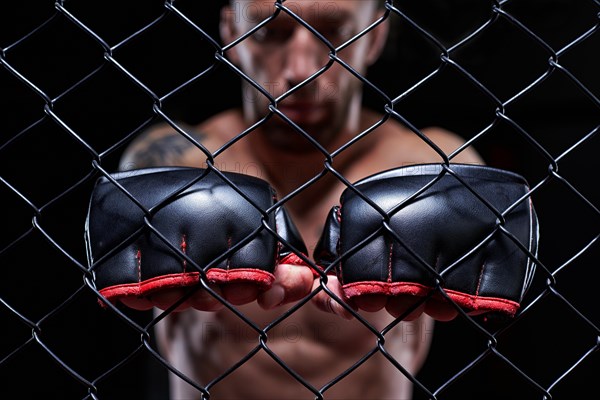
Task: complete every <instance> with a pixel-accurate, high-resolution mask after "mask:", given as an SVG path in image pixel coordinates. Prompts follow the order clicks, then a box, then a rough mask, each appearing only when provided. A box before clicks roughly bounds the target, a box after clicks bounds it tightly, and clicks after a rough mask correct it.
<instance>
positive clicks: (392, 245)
mask: <svg viewBox="0 0 600 400" xmlns="http://www.w3.org/2000/svg"><path fill="white" fill-rule="evenodd" d="M448 168H449V170H450V171H452V173H450V172H448V170H445V169H444V167H443V166H442V165H439V164H424V165H413V166H409V167H402V168H397V169H393V170H389V171H384V172H382V173H379V174H376V175H373V176H371V177H368V178H365V179H363V180H361V181H359V182H357V183H356V184H355V185H354V187H355V189H356V191H358V192H360V193H361V194H362V195H363V196H365V198H366V199H369V201H370V202H372V203H373V204H374V205H375V206H373V205H371V204H369V202H368V201H366V200H365V199H364V198H363V197H361V195H359V194H357V193H356V192H355V191H354V190H351V189H350V188H348V189H346V190H345V191H344V192H343V194H342V196H341V199H340V204H341V205H340V206H336V207H334V208H333V209H332V211H331V213H330V215H329V217H328V220H327V222H326V225H325V228H324V230H323V234H322V235H321V238H320V240H319V243H318V245H317V247H316V249H315V252H314V257H315V261H316V263H317V264H319V265H320V266H322V267H324V268H327V267H329V266H330V265H331V264H332V263H334V262H335V271H336V273H337V276H338V278H339V280H340V283H341V285H342V288H343V291H344V294H345V295H346V296H347V297H348V298H355V297H358V296H362V295H368V294H380V295H388V296H398V295H414V296H426V295H428V294H429V293H430V292H431V290H434V288H435V287H436V278H437V276H436V275H437V274H441V278H442V282H443V285H442V287H443V289H444V291H445V293H446V294H447V295H448V296H449V297H450V298H451V299H452V300H453V301H454V302H456V303H457V304H458V305H459V306H460V307H462V308H463V309H464V310H465V311H466V312H468V313H471V314H479V313H486V312H500V313H503V314H507V315H511V316H512V315H514V314H515V313H516V312H517V310H518V309H519V307H520V303H521V301H522V299H523V296H524V294H525V292H526V290H527V288H528V287H529V285H530V283H531V280H532V276H533V274H534V270H535V264H534V262H533V260H532V258H531V257H530V255H529V254H528V252H529V253H530V254H531V255H533V256H534V257H536V256H537V246H538V221H537V217H536V214H535V211H534V209H533V206H532V204H531V199H530V197H526V195H527V194H528V193H529V187H528V184H527V182H526V181H525V179H524V178H522V177H521V176H519V175H517V174H515V173H512V172H508V171H504V170H500V169H495V168H490V167H486V166H479V165H466V164H450V165H449V167H448ZM454 175H456V176H454ZM457 177H458V178H460V179H458V178H457ZM461 180H462V181H463V182H464V183H465V184H466V185H465V184H463V182H461ZM475 193H476V194H475ZM478 196H479V197H481V199H480V198H478ZM482 199H483V201H482ZM486 203H487V204H486ZM377 207H378V208H379V209H380V211H381V212H380V211H378V210H377ZM493 210H495V211H493ZM386 214H388V215H389V217H390V218H389V221H388V226H389V228H390V229H391V231H389V230H387V228H386V227H385V224H384V221H385V215H386ZM499 217H500V218H499ZM502 217H503V219H504V221H502ZM503 229H505V230H506V231H507V232H509V234H510V235H508V234H506V233H504V232H503V231H502V230H503ZM392 232H393V233H392ZM511 235H512V236H513V238H514V239H516V240H517V241H518V242H520V244H521V245H522V248H521V246H519V245H517V244H516V243H515V241H513V240H512V239H511V238H510V236H511ZM361 242H364V243H362V244H361ZM524 249H526V251H525V250H524ZM436 295H440V294H439V293H437V294H436Z"/></svg>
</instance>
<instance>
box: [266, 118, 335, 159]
mask: <svg viewBox="0 0 600 400" xmlns="http://www.w3.org/2000/svg"><path fill="white" fill-rule="evenodd" d="M276 125H278V126H269V127H268V128H267V129H265V132H267V133H266V137H267V140H268V141H269V142H270V143H271V144H272V145H273V146H274V147H276V148H278V149H281V150H284V151H286V152H293V153H295V154H305V153H314V152H320V150H319V148H318V147H317V146H315V145H314V144H313V143H312V142H311V141H310V140H309V139H307V138H306V137H304V135H303V134H302V133H300V132H298V131H297V130H295V129H294V128H292V127H291V126H290V125H288V124H287V123H286V122H284V121H281V124H280V123H277V124H276ZM299 126H300V127H301V128H302V129H303V130H304V131H305V132H306V133H307V134H309V135H310V136H311V137H312V139H314V140H315V141H316V142H317V143H319V144H320V145H321V146H323V147H324V148H325V149H327V147H328V145H329V144H330V142H331V139H332V135H331V134H329V133H330V132H331V128H327V127H323V126H322V125H311V126H301V125H299Z"/></svg>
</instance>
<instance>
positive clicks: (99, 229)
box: [85, 167, 307, 302]
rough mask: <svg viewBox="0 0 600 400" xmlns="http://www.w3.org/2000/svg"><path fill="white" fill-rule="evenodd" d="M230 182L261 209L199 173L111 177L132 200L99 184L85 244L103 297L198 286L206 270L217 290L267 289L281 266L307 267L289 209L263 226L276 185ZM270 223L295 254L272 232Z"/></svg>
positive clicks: (152, 171)
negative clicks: (224, 286) (241, 285)
mask: <svg viewBox="0 0 600 400" xmlns="http://www.w3.org/2000/svg"><path fill="white" fill-rule="evenodd" d="M223 174H224V176H226V177H227V178H228V179H229V180H231V182H232V183H233V184H234V185H235V186H236V187H237V189H238V190H239V191H240V192H242V193H244V195H245V196H247V198H248V199H250V200H251V201H252V202H253V203H254V205H253V204H251V202H250V201H248V200H246V199H245V198H244V197H243V196H242V195H241V194H240V193H238V191H236V190H235V189H234V188H233V187H232V186H230V185H229V184H228V183H227V182H226V181H225V180H224V179H223V178H221V177H220V176H219V175H218V174H217V173H215V172H213V171H208V170H203V169H199V168H183V167H165V168H147V169H140V170H133V171H126V172H120V173H116V174H113V175H111V177H112V178H113V179H114V180H115V181H116V182H118V183H119V184H120V185H121V186H122V187H123V188H124V189H125V190H126V191H127V192H128V194H129V195H128V194H126V193H125V192H124V191H123V190H121V189H120V188H119V187H118V186H117V185H115V184H114V183H113V182H111V181H110V180H109V179H107V178H105V177H102V178H100V179H98V181H97V182H96V185H95V187H94V189H93V193H92V196H91V200H90V203H89V209H88V214H87V219H86V225H85V240H86V249H87V257H88V263H89V267H90V270H92V271H94V275H95V284H96V288H97V289H98V290H99V292H100V293H101V294H102V295H103V296H105V297H106V298H107V299H108V300H110V301H112V302H115V301H117V300H119V299H123V298H126V297H130V296H136V297H143V296H148V295H150V294H152V293H154V292H156V291H159V290H161V289H166V288H179V287H187V286H192V285H196V284H198V282H199V280H200V273H199V269H198V268H201V269H204V270H206V277H207V279H208V281H210V282H214V283H228V282H252V283H256V284H257V285H259V287H260V288H261V289H267V288H269V287H270V286H271V284H272V283H273V281H274V275H273V271H274V269H275V266H276V265H277V264H283V263H286V264H296V265H306V264H305V263H304V262H303V261H302V259H301V258H300V257H299V256H298V255H297V254H295V253H294V252H293V251H292V248H291V247H293V248H294V249H295V250H296V251H299V252H300V253H302V254H303V255H305V254H306V253H307V251H306V247H305V245H304V242H303V241H302V239H301V238H300V235H299V233H298V231H297V229H296V227H295V226H294V224H293V222H292V220H291V219H290V218H289V216H288V214H287V213H286V211H285V209H284V208H283V207H279V208H277V209H275V210H271V211H270V212H269V213H268V214H267V215H266V218H263V216H264V215H263V214H264V213H265V212H266V211H267V210H270V209H271V208H272V207H273V205H274V204H275V202H276V195H275V191H274V190H273V189H272V188H271V187H270V186H269V184H268V183H267V182H265V181H263V180H261V179H258V178H255V177H251V176H247V175H241V174H234V173H223ZM198 178H199V179H198ZM129 196H131V198H133V199H135V201H133V200H132V199H131V198H130V197H129ZM136 202H138V203H139V205H138V204H136ZM140 205H141V206H142V207H144V208H145V209H146V210H148V211H149V212H148V215H146V212H145V211H144V210H143V208H142V207H140ZM263 219H264V223H265V225H267V226H269V227H270V228H271V229H272V230H273V231H274V232H277V234H278V235H279V236H280V237H281V238H282V239H283V241H285V242H287V244H289V245H290V246H291V247H289V246H288V245H284V244H283V243H282V241H280V240H278V238H277V237H276V235H274V234H273V233H271V232H269V231H268V229H266V228H265V226H264V225H263ZM145 220H146V221H147V223H148V224H149V225H150V226H151V227H152V228H153V229H155V230H156V231H157V232H159V233H160V235H162V236H164V238H165V239H166V240H167V241H168V242H169V243H170V244H171V246H172V247H170V246H169V245H168V244H166V243H165V241H164V240H162V239H161V238H160V237H159V235H157V234H156V233H155V232H153V230H152V229H151V228H150V227H149V226H147V224H146V222H145ZM241 242H244V243H243V244H240V243H241ZM238 245H239V246H240V247H239V249H238V250H237V251H233V252H231V253H230V254H228V255H227V256H224V254H225V253H226V252H227V251H228V250H229V249H231V248H232V247H235V246H238ZM173 248H175V249H178V250H180V251H181V253H183V254H185V255H187V256H188V257H189V259H190V260H192V261H193V262H194V263H195V264H196V265H197V266H198V267H197V268H196V267H194V266H193V265H190V263H188V262H187V260H186V259H185V258H184V257H182V256H181V255H180V254H178V251H177V250H173ZM206 268H207V269H206Z"/></svg>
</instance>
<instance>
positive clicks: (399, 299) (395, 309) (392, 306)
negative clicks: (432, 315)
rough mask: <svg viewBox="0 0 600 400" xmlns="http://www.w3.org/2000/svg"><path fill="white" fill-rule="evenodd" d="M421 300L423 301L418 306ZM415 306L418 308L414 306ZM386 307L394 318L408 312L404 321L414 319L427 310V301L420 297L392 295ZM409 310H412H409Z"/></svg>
mask: <svg viewBox="0 0 600 400" xmlns="http://www.w3.org/2000/svg"><path fill="white" fill-rule="evenodd" d="M419 302H421V304H419V305H418V306H417V305H416V304H418V303H419ZM415 306H416V308H414V307H415ZM412 308H414V310H412ZM385 309H386V311H387V312H388V313H389V314H390V315H392V316H393V317H394V318H398V317H400V316H403V315H404V314H406V313H407V312H408V314H407V315H406V316H405V317H404V318H403V321H414V320H415V319H417V318H419V317H420V316H421V314H423V312H424V311H425V303H424V302H423V301H422V298H420V297H416V296H406V295H400V296H394V297H390V298H389V299H388V302H387V304H386V306H385ZM409 310H412V311H410V312H409Z"/></svg>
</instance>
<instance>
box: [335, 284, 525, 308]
mask: <svg viewBox="0 0 600 400" xmlns="http://www.w3.org/2000/svg"><path fill="white" fill-rule="evenodd" d="M342 288H343V290H344V294H345V295H346V296H347V297H348V298H352V297H358V296H361V295H364V294H383V295H388V296H398V295H403V294H407V295H412V296H421V297H423V296H426V295H428V294H429V293H430V292H431V291H432V290H433V288H431V287H429V286H425V285H421V284H419V283H415V282H379V281H370V282H355V283H349V284H346V285H344V286H342ZM444 291H445V292H446V294H447V295H448V297H450V298H451V299H452V300H453V301H454V302H456V304H458V305H459V306H460V307H463V308H466V309H467V311H468V312H470V311H477V312H487V311H501V312H504V313H506V314H509V315H511V316H513V315H515V314H516V312H517V311H518V309H519V307H520V304H519V303H517V302H516V301H512V300H507V299H503V298H499V297H483V296H477V295H472V294H467V293H463V292H458V291H456V290H451V289H444Z"/></svg>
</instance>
